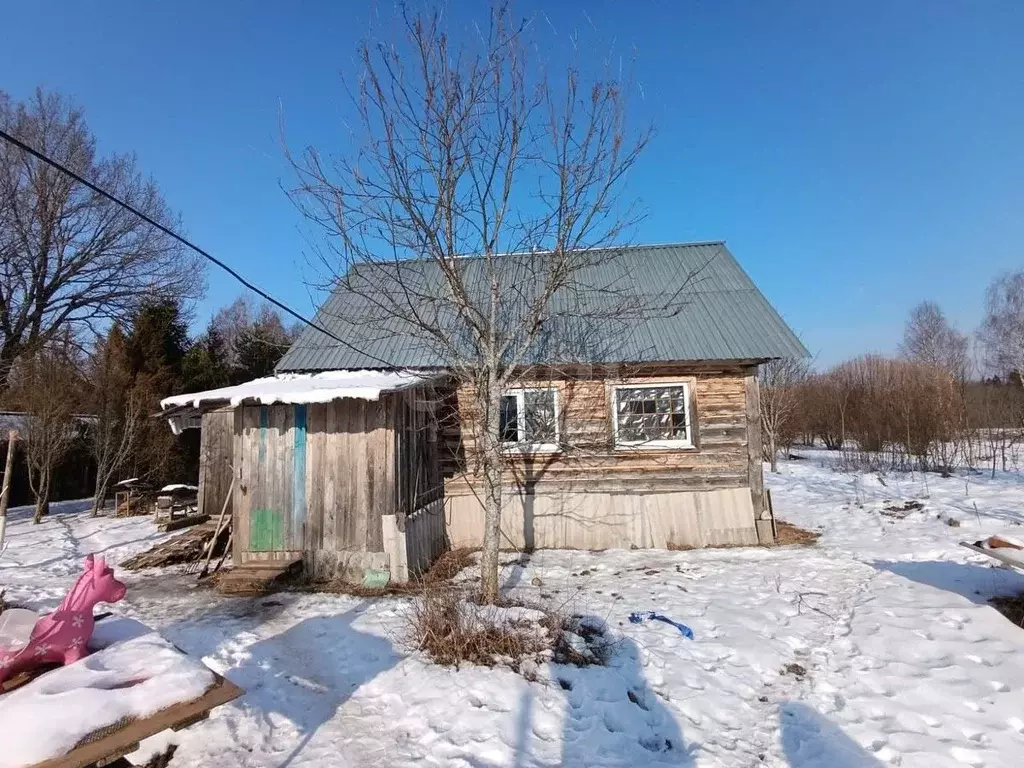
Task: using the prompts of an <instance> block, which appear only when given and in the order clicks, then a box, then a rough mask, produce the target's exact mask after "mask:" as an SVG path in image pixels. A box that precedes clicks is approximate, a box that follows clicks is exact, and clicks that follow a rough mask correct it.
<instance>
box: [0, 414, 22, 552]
mask: <svg viewBox="0 0 1024 768" xmlns="http://www.w3.org/2000/svg"><path fill="white" fill-rule="evenodd" d="M17 442H18V430H16V429H12V430H10V432H8V434H7V461H6V463H5V466H4V480H3V483H4V484H3V490H2V491H0V552H3V551H4V533H5V530H6V528H7V503H8V502H9V501H10V500H11V483H12V476H13V475H14V448H15V446H16V445H17Z"/></svg>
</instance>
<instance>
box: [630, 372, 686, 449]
mask: <svg viewBox="0 0 1024 768" xmlns="http://www.w3.org/2000/svg"><path fill="white" fill-rule="evenodd" d="M686 400H687V387H686V385H685V384H675V385H672V386H665V387H619V388H617V389H616V390H615V403H616V413H615V418H616V440H617V442H620V443H646V442H654V441H657V442H664V441H671V442H689V440H690V425H689V424H688V423H687V419H686Z"/></svg>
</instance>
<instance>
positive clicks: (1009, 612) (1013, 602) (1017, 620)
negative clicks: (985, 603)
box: [989, 592, 1024, 628]
mask: <svg viewBox="0 0 1024 768" xmlns="http://www.w3.org/2000/svg"><path fill="white" fill-rule="evenodd" d="M989 603H991V605H992V607H993V608H995V609H996V610H997V611H999V612H1000V613H1001V614H1003V616H1005V617H1006V618H1008V619H1009V620H1010V621H1012V622H1013V623H1014V624H1016V625H1017V626H1018V627H1021V628H1024V592H1021V593H1020V594H1019V595H1014V596H1013V597H993V598H992V599H991V600H989Z"/></svg>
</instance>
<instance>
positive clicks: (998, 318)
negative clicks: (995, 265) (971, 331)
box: [978, 272, 1024, 381]
mask: <svg viewBox="0 0 1024 768" xmlns="http://www.w3.org/2000/svg"><path fill="white" fill-rule="evenodd" d="M978 335H979V337H980V340H981V343H982V345H983V347H984V350H985V362H986V365H987V367H988V368H989V369H990V371H991V372H992V373H994V374H995V375H997V376H1000V377H1003V378H1006V379H1013V378H1014V377H1017V380H1018V381H1019V380H1020V379H1021V377H1022V376H1024V272H1012V273H1009V274H1005V275H1002V276H1000V277H997V278H996V279H995V280H993V281H992V283H991V284H990V285H989V287H988V292H987V293H986V295H985V319H984V320H983V321H982V324H981V329H980V330H979V333H978Z"/></svg>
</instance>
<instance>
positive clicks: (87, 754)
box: [31, 673, 245, 768]
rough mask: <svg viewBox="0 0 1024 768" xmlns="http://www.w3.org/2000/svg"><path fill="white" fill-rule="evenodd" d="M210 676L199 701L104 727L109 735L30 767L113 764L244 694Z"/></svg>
mask: <svg viewBox="0 0 1024 768" xmlns="http://www.w3.org/2000/svg"><path fill="white" fill-rule="evenodd" d="M213 676H214V679H215V681H214V684H213V686H212V687H211V688H210V689H209V690H208V691H207V692H206V693H204V694H203V695H202V696H200V697H199V698H198V699H194V700H192V701H187V702H184V703H182V704H175V705H173V706H170V707H167V708H166V709H162V710H160V711H159V712H157V713H156V714H155V715H151V716H150V717H146V718H143V719H141V720H131V721H129V722H127V723H125V724H124V726H123V727H121V728H117V729H115V730H111V729H110V728H105V729H103V731H110V732H109V733H103V735H101V736H99V738H95V739H93V738H92V737H87V739H89V740H85V743H82V744H81V745H80V746H78V747H75V748H74V749H73V750H71V751H70V752H68V753H67V754H66V755H64V756H63V757H57V758H53V759H52V760H46V761H44V762H42V763H36V764H35V765H34V766H31V768H85V766H89V765H93V764H94V763H97V762H100V761H107V760H110V761H113V760H115V759H117V758H119V757H122V756H124V755H126V754H128V753H129V752H132V751H134V749H135V748H136V747H137V745H138V743H139V742H140V741H142V740H143V739H148V738H149V737H150V736H155V735H156V734H158V733H162V732H163V731H166V730H167V729H168V728H172V729H178V728H182V727H186V726H187V725H188V724H189V723H190V722H195V718H196V717H198V716H201V715H205V714H208V713H209V712H210V710H211V709H213V708H214V707H219V706H220V705H221V704H227V703H228V702H229V701H233V700H234V699H237V698H238V697H239V696H241V695H242V694H244V693H245V691H243V690H242V689H241V688H239V687H238V686H237V685H235V684H234V683H232V682H231V681H230V680H228V679H226V678H223V677H221V676H220V675H218V674H217V673H213ZM99 733H102V731H101V732H99Z"/></svg>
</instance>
